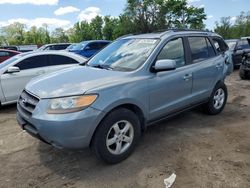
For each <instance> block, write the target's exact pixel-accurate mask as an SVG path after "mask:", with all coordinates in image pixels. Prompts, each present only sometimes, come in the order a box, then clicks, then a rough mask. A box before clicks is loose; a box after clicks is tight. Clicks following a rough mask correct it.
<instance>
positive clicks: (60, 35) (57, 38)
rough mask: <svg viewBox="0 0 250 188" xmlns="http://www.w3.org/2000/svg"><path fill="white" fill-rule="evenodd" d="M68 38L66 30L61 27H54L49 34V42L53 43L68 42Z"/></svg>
mask: <svg viewBox="0 0 250 188" xmlns="http://www.w3.org/2000/svg"><path fill="white" fill-rule="evenodd" d="M68 41H69V38H68V36H67V35H66V32H65V31H64V30H63V28H61V27H59V28H56V29H55V30H54V31H53V32H52V35H51V42H53V43H62V42H68Z"/></svg>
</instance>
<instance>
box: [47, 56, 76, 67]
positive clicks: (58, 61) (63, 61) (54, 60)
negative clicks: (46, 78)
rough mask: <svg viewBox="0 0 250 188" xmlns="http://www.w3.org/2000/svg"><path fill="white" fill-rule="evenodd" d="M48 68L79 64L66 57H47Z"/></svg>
mask: <svg viewBox="0 0 250 188" xmlns="http://www.w3.org/2000/svg"><path fill="white" fill-rule="evenodd" d="M48 58H49V66H55V65H67V64H78V63H79V62H78V61H76V60H74V59H72V58H70V57H66V56H62V55H48Z"/></svg>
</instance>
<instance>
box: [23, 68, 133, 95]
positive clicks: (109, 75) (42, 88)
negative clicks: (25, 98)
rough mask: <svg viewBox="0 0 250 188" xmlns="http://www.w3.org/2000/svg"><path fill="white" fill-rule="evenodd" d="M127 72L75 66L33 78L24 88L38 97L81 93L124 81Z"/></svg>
mask: <svg viewBox="0 0 250 188" xmlns="http://www.w3.org/2000/svg"><path fill="white" fill-rule="evenodd" d="M127 74H128V73H125V72H118V71H110V70H105V69H97V68H93V67H85V66H77V67H72V68H68V69H64V70H61V71H57V72H54V73H51V74H47V75H44V76H41V77H37V78H34V79H33V80H32V81H31V82H29V83H28V84H27V85H26V88H25V89H26V90H27V91H29V92H31V93H33V94H34V95H36V96H38V97H39V98H55V97H63V96H72V95H81V94H84V93H85V92H86V91H88V90H90V89H94V88H97V87H100V86H104V85H106V84H113V83H117V82H119V83H120V82H124V81H125V79H124V76H125V75H127ZM122 77H123V78H122ZM128 78H129V77H128ZM119 80H120V81H119Z"/></svg>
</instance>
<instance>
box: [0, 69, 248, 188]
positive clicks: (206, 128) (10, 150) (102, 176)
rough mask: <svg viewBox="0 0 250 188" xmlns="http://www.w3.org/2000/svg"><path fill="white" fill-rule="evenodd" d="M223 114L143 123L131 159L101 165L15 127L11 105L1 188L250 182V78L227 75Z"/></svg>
mask: <svg viewBox="0 0 250 188" xmlns="http://www.w3.org/2000/svg"><path fill="white" fill-rule="evenodd" d="M227 85H228V89H229V101H228V104H227V106H226V108H225V110H224V112H223V113H222V114H220V115H218V116H207V115H204V114H203V113H201V112H200V111H199V110H194V111H191V112H186V113H184V114H181V115H179V116H177V117H175V118H173V119H171V120H168V121H165V122H161V123H159V124H158V125H155V126H153V127H150V128H149V130H148V131H147V132H146V133H145V134H144V136H143V138H142V140H141V142H140V144H139V146H138V147H137V148H136V150H135V152H134V153H133V154H132V156H131V157H130V158H128V159H127V160H126V161H124V162H123V163H121V164H118V165H113V166H109V165H105V164H103V163H101V162H100V161H98V160H96V159H95V157H94V155H93V154H92V153H91V152H90V151H89V150H85V151H81V152H69V151H61V150H57V149H55V148H52V147H51V146H48V145H46V144H44V143H41V142H40V141H38V140H36V139H34V138H32V137H31V136H29V135H28V134H27V133H25V132H22V131H21V130H20V128H19V126H18V125H17V123H16V120H15V106H8V107H4V108H2V109H0V128H1V131H0V187H1V188H2V187H4V188H5V187H24V188H27V187H50V188H51V187H53V188H56V187H58V188H61V187H72V188H73V187H77V188H78V187H79V188H85V187H86V188H87V187H88V188H89V187H96V188H100V187H127V188H128V187H139V188H140V187H154V188H157V187H164V184H163V180H164V178H167V177H168V176H169V175H171V174H172V173H173V172H175V173H176V175H177V178H176V181H175V184H174V186H173V187H181V188H182V187H185V188H186V187H190V188H194V187H195V188H196V187H197V188H198V187H202V188H203V187H204V188H210V187H213V188H217V187H218V188H221V187H225V188H229V187H237V188H249V187H250V80H249V81H242V80H240V79H239V77H238V71H236V72H234V73H233V75H231V76H230V77H229V78H228V79H227Z"/></svg>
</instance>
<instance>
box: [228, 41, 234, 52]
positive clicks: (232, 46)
mask: <svg viewBox="0 0 250 188" xmlns="http://www.w3.org/2000/svg"><path fill="white" fill-rule="evenodd" d="M226 42H227V45H228V47H229V50H234V48H235V45H236V41H226Z"/></svg>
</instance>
